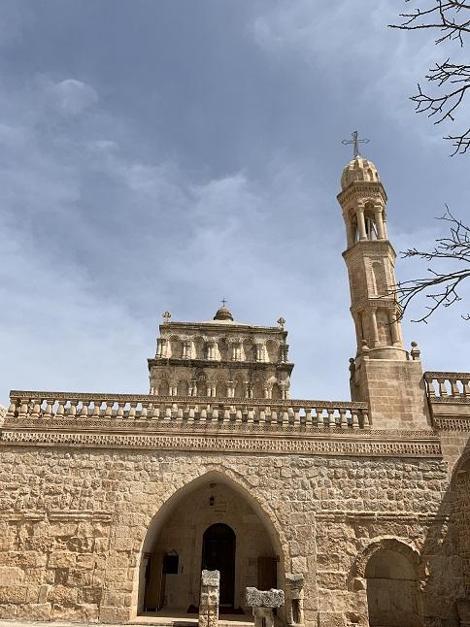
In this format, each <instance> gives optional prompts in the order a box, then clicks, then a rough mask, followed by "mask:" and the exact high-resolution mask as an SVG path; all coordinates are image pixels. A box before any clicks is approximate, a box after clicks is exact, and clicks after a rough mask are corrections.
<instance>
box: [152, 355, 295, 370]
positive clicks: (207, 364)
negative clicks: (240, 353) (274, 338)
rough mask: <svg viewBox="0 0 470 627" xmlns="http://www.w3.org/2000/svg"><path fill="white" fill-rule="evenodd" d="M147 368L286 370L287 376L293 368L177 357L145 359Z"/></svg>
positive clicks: (273, 364)
mask: <svg viewBox="0 0 470 627" xmlns="http://www.w3.org/2000/svg"><path fill="white" fill-rule="evenodd" d="M147 362H148V367H149V369H150V368H153V367H157V368H158V367H165V366H184V367H185V368H188V367H189V368H191V367H192V368H236V369H243V368H245V369H250V370H269V369H270V368H271V369H276V370H287V371H288V372H289V374H290V373H291V372H292V370H293V368H294V364H293V363H292V362H281V361H277V362H272V361H271V362H269V361H249V360H244V361H236V360H233V361H232V360H231V359H220V360H217V359H195V358H187V357H186V358H183V357H181V358H179V357H154V358H149V359H147Z"/></svg>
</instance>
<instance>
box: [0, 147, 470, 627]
mask: <svg viewBox="0 0 470 627" xmlns="http://www.w3.org/2000/svg"><path fill="white" fill-rule="evenodd" d="M341 188H342V189H341V192H340V193H339V195H338V201H339V204H340V206H341V209H342V214H343V218H344V222H345V226H346V242H347V243H346V251H345V252H344V253H343V256H344V259H345V262H346V265H347V269H348V275H349V284H350V290H351V315H352V318H353V321H354V329H355V334H356V340H357V352H356V356H355V357H354V358H352V359H351V360H350V367H349V371H350V384H351V400H350V401H330V400H326V401H316V400H295V399H292V398H291V397H290V380H291V375H292V371H293V363H291V362H290V361H289V350H288V349H289V347H288V344H287V331H286V329H285V321H284V320H283V319H279V320H278V322H277V324H276V325H274V326H266V327H260V326H254V325H249V324H242V323H239V322H237V321H236V320H234V317H233V315H232V313H231V311H230V310H229V309H228V308H227V307H226V306H225V304H224V306H223V307H221V308H220V309H219V310H218V311H217V313H216V314H215V317H214V319H211V320H208V321H205V322H199V323H194V322H178V321H173V320H172V319H171V316H170V314H169V313H166V314H165V315H164V320H163V322H162V324H161V325H160V335H159V338H158V340H157V349H156V352H155V355H154V357H153V358H151V359H149V362H148V366H149V379H150V388H149V394H148V395H129V394H117V395H109V394H95V393H75V392H74V393H66V392H44V391H19V390H14V391H12V392H11V396H10V405H9V407H8V409H7V410H6V411H5V412H4V413H3V415H0V425H1V426H0V480H1V484H0V485H1V491H0V503H1V507H0V618H7V619H28V620H39V621H49V620H69V621H81V622H85V621H86V622H90V621H92V622H93V621H97V622H103V623H139V622H146V624H148V623H149V622H150V623H151V622H152V620H153V621H155V622H156V623H158V624H160V625H168V626H169V625H175V624H177V623H178V621H181V620H182V617H184V618H185V620H188V621H191V620H192V621H193V623H194V624H195V623H196V621H197V615H198V606H199V599H200V582H201V570H202V569H208V570H214V569H216V570H219V572H220V619H219V620H220V622H221V624H224V625H225V627H226V626H227V625H228V624H235V622H237V621H238V622H239V623H240V624H243V625H246V624H247V623H249V622H250V621H251V616H250V611H249V608H248V607H247V604H246V594H245V591H246V588H247V587H256V588H258V589H259V590H269V589H271V588H278V589H282V590H283V591H284V593H285V604H284V605H283V606H282V607H281V608H279V609H278V610H277V613H276V617H275V621H276V624H277V625H278V626H279V627H281V626H286V625H289V626H291V627H294V626H299V627H301V626H306V627H352V626H360V627H366V626H370V627H385V626H387V627H460V626H467V627H468V626H470V444H469V439H470V374H469V373H450V372H445V373H444V372H423V368H422V363H421V359H420V350H419V348H418V347H417V346H416V345H415V344H413V345H412V346H411V347H410V348H409V349H408V348H406V347H405V344H404V341H403V337H402V331H401V325H400V322H399V316H398V314H399V310H398V305H397V302H396V298H395V295H394V292H393V290H394V286H395V285H396V278H395V252H394V249H393V246H392V244H391V242H390V241H389V239H388V232H387V196H386V193H385V190H384V187H383V185H382V183H381V181H380V177H379V174H378V172H377V169H376V167H375V166H374V164H373V163H372V162H371V161H369V160H367V159H365V158H363V157H361V156H359V155H357V156H355V157H354V159H353V160H352V161H351V162H350V163H348V164H347V165H346V167H345V168H344V171H343V175H342V178H341Z"/></svg>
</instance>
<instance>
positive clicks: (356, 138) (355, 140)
mask: <svg viewBox="0 0 470 627" xmlns="http://www.w3.org/2000/svg"><path fill="white" fill-rule="evenodd" d="M351 137H352V139H343V140H342V141H341V143H342V144H344V145H345V146H348V145H351V144H352V147H353V158H356V157H359V155H360V154H361V153H360V152H359V144H368V143H369V142H370V139H367V138H366V137H364V139H359V132H358V131H353V132H352V133H351Z"/></svg>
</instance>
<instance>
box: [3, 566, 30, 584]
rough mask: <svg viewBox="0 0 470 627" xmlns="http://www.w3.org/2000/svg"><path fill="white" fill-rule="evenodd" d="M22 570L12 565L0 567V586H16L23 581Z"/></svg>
mask: <svg viewBox="0 0 470 627" xmlns="http://www.w3.org/2000/svg"><path fill="white" fill-rule="evenodd" d="M24 576H25V575H24V571H23V570H21V568H16V567H14V566H1V567H0V586H17V585H19V584H21V583H23V581H24Z"/></svg>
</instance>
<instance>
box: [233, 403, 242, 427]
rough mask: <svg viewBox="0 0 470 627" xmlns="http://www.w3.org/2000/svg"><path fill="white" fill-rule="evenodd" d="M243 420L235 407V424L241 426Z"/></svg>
mask: <svg viewBox="0 0 470 627" xmlns="http://www.w3.org/2000/svg"><path fill="white" fill-rule="evenodd" d="M242 420H243V414H242V410H241V409H240V407H236V409H235V424H241V423H242Z"/></svg>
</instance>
